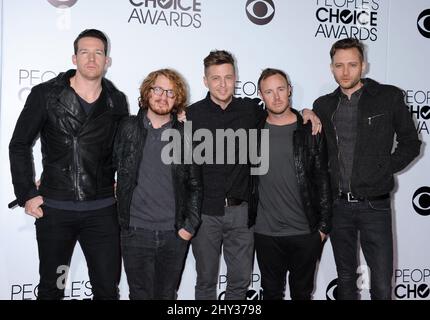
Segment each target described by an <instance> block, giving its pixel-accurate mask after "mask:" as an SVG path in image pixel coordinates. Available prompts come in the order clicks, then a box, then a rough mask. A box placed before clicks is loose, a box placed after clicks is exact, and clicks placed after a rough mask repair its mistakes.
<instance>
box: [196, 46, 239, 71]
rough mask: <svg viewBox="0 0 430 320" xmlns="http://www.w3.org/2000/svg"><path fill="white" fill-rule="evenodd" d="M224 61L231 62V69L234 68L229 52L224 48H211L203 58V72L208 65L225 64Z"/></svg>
mask: <svg viewBox="0 0 430 320" xmlns="http://www.w3.org/2000/svg"><path fill="white" fill-rule="evenodd" d="M225 63H228V64H231V65H232V66H233V69H236V65H235V62H234V58H233V55H232V54H231V53H230V52H228V51H225V50H213V51H211V52H210V53H209V55H208V56H207V57H206V58H204V60H203V64H204V66H205V73H206V70H207V69H208V68H209V67H210V66H215V65H220V64H225Z"/></svg>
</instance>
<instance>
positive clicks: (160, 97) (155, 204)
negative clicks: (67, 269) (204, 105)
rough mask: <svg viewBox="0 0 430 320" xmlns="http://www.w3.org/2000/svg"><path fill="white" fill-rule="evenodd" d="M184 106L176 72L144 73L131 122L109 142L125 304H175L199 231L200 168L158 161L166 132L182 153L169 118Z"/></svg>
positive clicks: (178, 127)
mask: <svg viewBox="0 0 430 320" xmlns="http://www.w3.org/2000/svg"><path fill="white" fill-rule="evenodd" d="M186 102H187V92H186V86H185V83H184V81H183V80H182V78H181V77H180V76H179V74H178V73H177V72H175V71H173V70H170V69H161V70H157V71H154V72H151V73H150V74H149V75H148V76H147V77H146V79H145V80H144V81H143V83H142V85H141V87H140V99H139V106H140V110H139V113H138V115H137V116H132V117H130V118H128V119H126V120H125V121H124V122H123V123H122V124H121V126H120V129H119V131H118V135H117V137H116V140H115V147H114V164H115V165H116V168H117V170H118V182H117V190H116V194H117V200H118V214H119V221H120V226H121V248H122V254H123V258H124V267H125V272H126V274H127V280H128V285H129V288H130V299H132V300H141V299H145V300H146V299H158V300H161V299H163V300H173V299H176V297H177V288H178V285H179V280H180V277H181V272H182V269H183V265H184V261H185V257H186V253H187V248H188V242H189V240H190V239H191V238H192V236H193V235H194V234H195V232H196V230H197V228H198V226H199V225H200V206H201V198H202V186H201V177H200V168H199V167H198V166H195V165H193V164H184V161H179V162H176V161H175V162H174V163H173V164H172V163H169V162H167V161H166V159H165V158H164V157H163V148H165V147H167V144H169V142H168V141H163V140H164V139H162V136H163V133H164V132H166V131H167V130H173V131H175V132H178V133H179V134H180V136H181V144H180V145H181V146H184V124H183V123H182V122H179V121H178V120H177V116H176V114H177V113H178V112H181V111H182V110H184V108H185V105H186ZM170 132H171V131H170ZM169 134H170V133H169ZM177 151H178V150H173V152H174V153H175V152H177ZM184 151H185V150H181V154H184Z"/></svg>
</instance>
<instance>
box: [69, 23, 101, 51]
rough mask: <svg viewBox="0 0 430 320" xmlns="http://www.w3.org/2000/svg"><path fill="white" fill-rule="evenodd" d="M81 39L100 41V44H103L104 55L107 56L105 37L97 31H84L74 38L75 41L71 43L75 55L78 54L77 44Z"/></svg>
mask: <svg viewBox="0 0 430 320" xmlns="http://www.w3.org/2000/svg"><path fill="white" fill-rule="evenodd" d="M82 38H96V39H99V40H101V42H103V45H104V52H105V55H107V53H108V49H109V43H108V40H107V38H106V35H105V34H104V33H103V32H101V31H100V30H97V29H85V30H84V31H82V32H81V33H80V34H79V35H78V36H77V37H76V39H75V41H74V42H73V49H74V51H75V54H77V53H78V42H79V40H81V39H82Z"/></svg>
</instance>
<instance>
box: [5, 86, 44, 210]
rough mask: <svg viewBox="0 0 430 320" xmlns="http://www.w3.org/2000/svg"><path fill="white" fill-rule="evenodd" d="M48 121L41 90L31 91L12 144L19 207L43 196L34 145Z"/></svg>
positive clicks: (12, 170)
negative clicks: (34, 156) (37, 173)
mask: <svg viewBox="0 0 430 320" xmlns="http://www.w3.org/2000/svg"><path fill="white" fill-rule="evenodd" d="M46 119H47V112H46V107H45V105H44V101H42V98H41V93H40V90H39V89H38V87H35V88H33V89H32V90H31V92H30V95H29V96H28V98H27V101H26V103H25V105H24V109H23V110H22V112H21V114H20V116H19V118H18V121H17V123H16V126H15V130H14V132H13V135H12V139H11V141H10V144H9V160H10V170H11V175H12V183H13V187H14V191H15V196H16V197H17V200H18V204H19V205H20V206H21V207H23V206H24V205H25V202H26V201H27V200H29V199H31V198H34V197H36V196H38V195H39V191H38V190H37V188H36V185H35V182H34V175H35V172H34V161H33V144H34V142H35V140H36V138H37V136H38V135H39V133H40V132H41V130H42V128H43V126H44V124H45V122H46Z"/></svg>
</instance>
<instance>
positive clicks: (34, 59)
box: [0, 0, 430, 300]
mask: <svg viewBox="0 0 430 320" xmlns="http://www.w3.org/2000/svg"><path fill="white" fill-rule="evenodd" d="M0 13H1V17H2V18H1V20H0V23H1V26H2V28H1V39H2V42H1V43H0V46H1V47H0V48H1V66H0V70H1V79H0V81H1V89H0V90H1V91H0V93H1V117H0V120H1V123H0V128H1V132H0V139H1V144H0V153H1V154H0V159H1V160H0V161H2V165H1V171H0V172H1V173H0V174H1V179H0V184H1V192H0V205H1V208H2V210H1V211H0V299H14V300H20V299H35V297H36V293H37V282H38V254H37V246H36V239H35V230H34V225H33V224H34V219H33V218H31V217H30V216H28V215H26V214H24V210H23V209H22V208H15V209H14V210H9V209H7V204H8V203H9V202H10V201H11V200H13V199H14V198H15V197H14V194H13V188H12V185H11V177H10V172H9V163H8V144H9V141H10V138H11V135H12V132H13V129H14V126H15V122H16V119H17V117H18V116H19V113H20V112H21V110H22V107H23V105H24V102H25V99H26V97H27V95H28V93H29V91H30V89H31V87H33V86H34V85H37V84H39V83H41V82H43V81H47V80H49V79H51V78H52V77H54V76H56V75H57V74H58V73H59V72H61V71H64V70H66V69H69V68H73V65H72V62H71V56H72V54H73V45H72V44H73V40H74V39H75V37H76V36H77V34H78V33H79V32H80V31H82V30H83V29H86V28H98V29H101V30H103V31H105V32H106V33H107V35H108V36H109V38H110V40H111V44H112V48H111V51H110V55H111V57H112V65H111V67H110V68H109V70H108V73H107V77H108V78H109V79H111V80H112V81H113V82H114V83H115V84H116V85H117V86H118V87H119V88H120V89H121V90H123V91H124V92H125V93H126V94H127V96H128V99H129V103H130V110H131V112H132V113H136V112H137V97H138V88H139V85H140V83H141V81H142V80H143V79H144V77H145V76H146V75H147V74H148V73H149V72H150V71H152V70H155V69H157V68H162V67H171V68H174V69H176V70H178V71H179V72H180V73H181V74H182V75H183V76H184V77H185V79H186V80H187V82H188V85H189V88H190V102H194V101H197V100H200V99H202V98H203V97H204V96H205V94H206V88H205V87H204V85H203V81H202V77H203V66H202V60H203V58H204V57H205V56H206V55H207V54H208V53H209V51H210V50H212V49H226V50H229V51H231V52H232V53H233V54H234V55H235V57H236V58H237V61H238V63H237V64H238V74H239V79H238V82H237V86H236V95H238V96H249V97H254V96H256V94H257V89H256V80H257V78H258V76H259V74H260V72H261V70H262V69H263V68H265V67H269V66H270V67H276V68H280V69H283V70H285V71H286V72H287V73H288V74H289V76H290V78H291V80H292V85H293V96H292V102H293V106H294V107H295V108H297V109H302V108H304V107H308V108H310V107H311V106H312V103H313V101H314V100H315V99H316V98H317V97H318V96H320V95H322V94H325V93H328V92H331V91H332V90H334V89H335V88H336V83H335V82H334V80H333V78H332V76H331V73H330V69H329V63H330V58H329V49H330V47H331V45H332V43H333V42H334V41H336V40H337V39H339V38H344V37H346V36H356V37H358V38H359V39H361V40H363V41H364V43H365V44H366V46H367V48H368V54H367V59H368V61H369V66H370V68H369V72H368V73H367V75H366V76H369V77H372V78H374V79H376V80H378V81H380V82H385V83H392V84H395V85H397V86H399V87H400V88H402V89H403V90H405V92H406V96H405V98H406V101H407V104H408V106H409V107H410V109H411V114H412V117H413V118H414V121H415V122H416V124H417V130H419V132H420V137H421V138H422V140H423V141H424V146H423V149H422V150H423V151H422V154H421V156H420V158H419V159H418V160H417V161H415V163H414V164H413V165H412V166H410V167H408V168H407V169H406V170H404V172H402V174H401V175H400V176H399V177H398V178H397V179H396V181H397V182H398V183H397V187H396V192H395V194H394V198H393V202H392V205H393V208H394V210H393V219H394V232H395V240H396V248H395V257H396V258H395V275H396V277H395V279H394V281H395V284H394V289H393V290H394V295H395V297H396V298H397V299H429V298H430V296H429V294H430V251H429V250H428V249H427V248H426V246H427V245H428V243H430V233H429V232H428V230H429V228H430V217H429V214H430V181H429V174H428V172H427V171H428V170H427V168H428V167H429V165H430V156H429V154H428V152H426V148H425V145H426V144H428V141H429V139H430V138H429V136H430V132H429V131H430V129H429V127H430V120H429V119H430V107H429V105H430V103H429V102H430V101H429V100H430V87H429V83H428V80H427V78H428V74H429V72H430V70H429V69H430V66H429V64H428V56H429V55H430V1H429V0H416V1H413V2H405V1H393V0H392V1H390V0H366V1H364V0H354V1H346V0H306V1H298V0H283V1H280V0H278V1H277V0H234V1H229V0H217V1H215V0H169V1H162V0H139V1H138V0H134V1H133V0H116V1H103V0H91V1H90V0H77V1H76V0H73V1H64V0H63V1H54V0H50V1H47V0H33V1H26V2H25V4H22V3H20V2H17V1H13V0H3V1H0ZM426 75H427V77H426ZM34 150H35V151H34V159H35V164H36V165H35V169H36V177H39V176H40V172H41V165H40V162H41V157H40V152H39V150H40V144H39V143H36V145H35V147H34ZM361 262H362V263H361V266H360V268H359V270H357V271H358V272H359V273H360V274H361V276H360V278H359V285H360V286H361V288H363V290H362V295H363V298H365V299H368V298H369V294H368V286H369V284H368V282H369V281H368V280H369V273H368V271H367V268H366V265H365V260H364V259H363V257H362V256H361ZM194 264H195V262H194V258H193V256H192V253H189V255H188V258H187V262H186V266H185V270H184V274H183V277H182V283H181V286H180V289H179V299H194V285H195V276H196V275H195V271H194V268H195V265H194ZM220 268H221V270H220V279H219V280H220V281H219V286H218V293H219V297H220V298H223V292H224V290H225V281H226V276H225V274H226V272H225V271H226V270H225V264H224V262H223V261H222V262H221V266H220ZM335 280H336V269H335V265H334V259H333V254H332V250H331V245H330V243H329V242H328V243H326V245H325V247H324V251H323V255H322V258H321V262H320V264H319V267H318V273H317V276H316V280H315V281H316V289H315V294H314V297H315V298H316V299H333V298H334V295H335V292H336V290H335V289H336V281H335ZM66 293H67V296H68V299H88V298H91V291H90V285H89V282H88V276H87V269H86V264H85V260H84V258H83V255H82V252H81V250H80V248H79V246H77V248H76V250H75V254H74V256H73V260H72V266H71V269H70V272H69V277H68V281H67V285H66ZM286 294H287V297H289V295H288V294H289V293H288V289H287V291H286ZM127 295H128V288H127V283H126V278H125V275H124V274H123V277H122V281H121V298H122V299H127ZM260 297H261V292H260V276H259V270H258V265H257V263H256V262H255V264H254V274H253V276H252V284H251V286H250V290H249V293H248V298H249V299H258V298H260Z"/></svg>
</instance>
